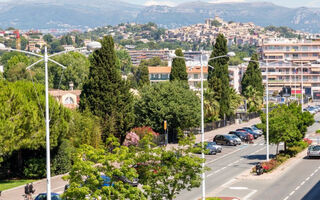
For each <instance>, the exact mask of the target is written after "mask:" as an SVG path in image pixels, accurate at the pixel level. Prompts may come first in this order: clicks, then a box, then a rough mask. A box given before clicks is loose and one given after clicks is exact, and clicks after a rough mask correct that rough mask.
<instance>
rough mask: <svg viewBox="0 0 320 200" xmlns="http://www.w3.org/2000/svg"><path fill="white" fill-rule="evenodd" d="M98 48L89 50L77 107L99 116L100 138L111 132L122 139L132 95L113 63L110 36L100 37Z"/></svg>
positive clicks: (130, 113)
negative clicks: (90, 57) (84, 78)
mask: <svg viewBox="0 0 320 200" xmlns="http://www.w3.org/2000/svg"><path fill="white" fill-rule="evenodd" d="M101 44H102V48H101V49H99V50H96V51H95V52H94V53H93V54H92V59H91V60H90V62H91V67H90V72H89V77H88V79H87V81H86V82H85V84H84V85H83V90H82V93H81V96H80V110H81V111H84V110H86V109H88V110H90V111H91V112H92V113H93V114H94V115H96V116H99V117H100V118H101V119H102V127H103V136H102V139H103V140H104V139H105V138H106V137H107V136H108V135H111V134H112V135H114V136H116V137H117V138H119V139H120V141H121V142H122V141H123V140H124V138H125V134H126V132H127V131H128V130H130V128H131V127H132V125H133V121H134V114H133V97H132V94H131V93H130V91H129V90H130V88H129V85H128V84H127V82H125V81H124V80H122V78H121V74H120V70H119V69H118V68H117V66H116V54H115V51H114V42H113V39H112V37H111V36H106V37H104V38H103V40H102V41H101Z"/></svg>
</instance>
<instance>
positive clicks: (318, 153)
mask: <svg viewBox="0 0 320 200" xmlns="http://www.w3.org/2000/svg"><path fill="white" fill-rule="evenodd" d="M307 156H308V158H312V157H320V145H311V146H309V148H308V152H307Z"/></svg>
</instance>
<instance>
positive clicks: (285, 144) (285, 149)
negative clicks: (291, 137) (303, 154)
mask: <svg viewBox="0 0 320 200" xmlns="http://www.w3.org/2000/svg"><path fill="white" fill-rule="evenodd" d="M283 148H284V149H283V150H284V152H286V151H287V143H286V142H284V146H283Z"/></svg>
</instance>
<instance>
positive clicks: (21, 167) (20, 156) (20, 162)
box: [17, 149, 23, 175]
mask: <svg viewBox="0 0 320 200" xmlns="http://www.w3.org/2000/svg"><path fill="white" fill-rule="evenodd" d="M17 163H18V171H19V173H21V175H22V174H23V160H22V150H21V149H20V150H19V151H18V152H17Z"/></svg>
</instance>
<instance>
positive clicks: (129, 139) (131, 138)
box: [123, 132, 140, 146]
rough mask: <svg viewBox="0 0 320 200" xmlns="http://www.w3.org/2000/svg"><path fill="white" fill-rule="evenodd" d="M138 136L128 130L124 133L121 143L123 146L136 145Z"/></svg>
mask: <svg viewBox="0 0 320 200" xmlns="http://www.w3.org/2000/svg"><path fill="white" fill-rule="evenodd" d="M139 140H140V138H139V136H138V135H137V134H136V133H135V132H130V133H128V134H127V135H126V138H125V139H124V142H123V145H124V146H131V145H133V146H137V145H138V143H139Z"/></svg>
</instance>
